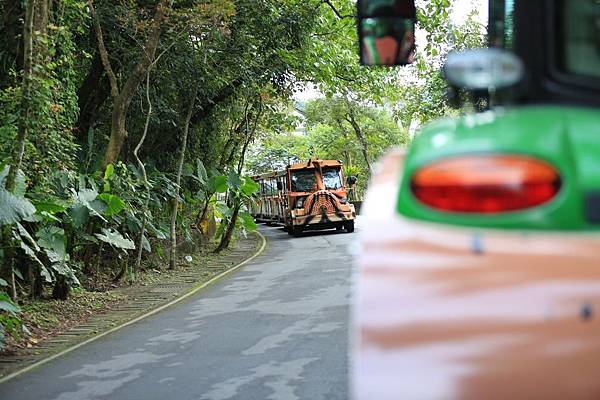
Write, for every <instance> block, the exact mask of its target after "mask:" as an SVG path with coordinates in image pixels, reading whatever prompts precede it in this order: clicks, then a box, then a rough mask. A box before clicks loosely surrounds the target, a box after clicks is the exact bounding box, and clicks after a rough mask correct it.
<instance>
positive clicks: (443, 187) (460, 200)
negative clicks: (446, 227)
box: [411, 155, 561, 213]
mask: <svg viewBox="0 0 600 400" xmlns="http://www.w3.org/2000/svg"><path fill="white" fill-rule="evenodd" d="M560 187H561V179H560V175H559V174H558V172H557V170H556V169H555V168H554V167H552V166H551V165H550V164H548V163H546V162H544V161H541V160H538V159H535V158H531V157H527V156H519V155H488V156H464V157H455V158H449V159H444V160H440V161H436V162H433V163H432V164H429V165H426V166H424V167H423V168H421V169H420V170H417V172H416V173H415V174H414V176H413V178H412V181H411V190H412V192H413V194H414V196H415V197H416V198H417V199H418V200H419V201H420V202H421V203H423V204H425V205H427V206H429V207H431V208H433V209H436V210H441V211H448V212H464V213H501V212H506V211H518V210H524V209H527V208H531V207H535V206H539V205H541V204H544V203H546V202H548V201H550V200H551V199H552V198H554V197H555V196H556V194H557V193H558V192H559V190H560Z"/></svg>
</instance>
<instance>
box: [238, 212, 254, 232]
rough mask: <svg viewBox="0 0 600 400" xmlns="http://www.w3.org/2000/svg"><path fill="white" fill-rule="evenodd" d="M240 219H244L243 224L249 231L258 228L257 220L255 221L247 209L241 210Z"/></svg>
mask: <svg viewBox="0 0 600 400" xmlns="http://www.w3.org/2000/svg"><path fill="white" fill-rule="evenodd" d="M240 219H241V221H242V225H243V227H244V229H246V230H247V231H254V230H256V222H254V218H253V217H252V215H250V214H249V213H248V212H246V211H240Z"/></svg>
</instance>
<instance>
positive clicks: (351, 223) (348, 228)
mask: <svg viewBox="0 0 600 400" xmlns="http://www.w3.org/2000/svg"><path fill="white" fill-rule="evenodd" d="M344 228H345V229H346V232H348V233H352V232H354V221H346V222H344Z"/></svg>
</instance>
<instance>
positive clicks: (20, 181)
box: [0, 165, 27, 197]
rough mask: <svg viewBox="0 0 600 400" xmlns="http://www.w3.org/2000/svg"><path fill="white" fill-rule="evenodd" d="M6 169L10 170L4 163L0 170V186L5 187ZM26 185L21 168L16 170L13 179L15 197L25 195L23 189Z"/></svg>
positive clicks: (24, 189)
mask: <svg viewBox="0 0 600 400" xmlns="http://www.w3.org/2000/svg"><path fill="white" fill-rule="evenodd" d="M8 171H10V166H8V165H6V166H4V168H2V171H0V187H3V188H4V187H6V177H7V176H8ZM26 189H27V186H26V185H25V174H24V173H23V171H22V170H19V171H17V176H16V179H15V190H14V194H15V195H16V196H17V197H23V196H25V191H26Z"/></svg>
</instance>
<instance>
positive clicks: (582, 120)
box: [352, 0, 600, 400]
mask: <svg viewBox="0 0 600 400" xmlns="http://www.w3.org/2000/svg"><path fill="white" fill-rule="evenodd" d="M406 3H408V4H406ZM378 5H381V7H378ZM411 9H414V4H413V2H412V1H401V0H398V1H382V0H379V1H376V0H372V1H367V0H362V1H360V2H359V16H360V17H361V20H360V22H359V24H361V25H364V20H365V19H369V23H368V24H367V25H368V26H369V27H372V26H374V24H376V23H377V19H388V20H389V19H390V18H392V17H393V18H399V19H402V22H398V23H397V24H396V25H398V26H400V25H402V26H409V25H410V24H407V21H408V22H411V23H412V24H414V12H413V13H412V14H411V12H407V10H409V11H410V10H411ZM378 10H383V11H378ZM380 12H385V13H386V14H385V17H384V16H382V15H383V14H378V13H380ZM389 25H390V23H389V21H387V22H386V26H389ZM364 26H366V25H364ZM409 30H410V28H409ZM359 32H361V34H366V35H370V34H371V32H372V30H369V31H366V33H365V31H364V30H363V31H361V28H360V27H359ZM489 34H490V45H491V47H495V48H490V49H484V50H473V51H468V52H464V53H459V54H451V55H450V56H449V57H448V60H447V63H446V66H445V67H444V73H445V77H446V79H447V81H448V83H449V84H450V86H451V87H452V89H453V91H454V92H455V93H456V94H461V93H462V96H463V97H464V95H465V93H466V94H468V95H469V96H470V98H471V99H472V100H473V102H474V103H476V104H480V105H481V104H483V107H482V109H483V111H482V112H480V113H477V114H472V115H466V116H462V117H459V118H454V119H444V120H440V121H437V122H435V123H433V124H430V125H429V126H428V127H426V128H425V129H423V131H422V132H421V133H420V134H419V135H418V136H417V138H416V139H415V141H414V143H413V144H412V146H411V147H410V149H409V150H408V152H407V153H406V154H404V153H402V152H395V153H392V154H389V155H388V156H386V157H385V158H384V159H383V160H382V161H381V162H380V164H379V168H378V170H377V171H376V173H375V174H374V176H373V179H372V182H371V186H370V189H369V192H368V194H367V197H366V201H365V204H364V208H363V210H364V221H363V226H364V230H363V235H362V254H361V256H360V260H359V272H358V276H357V279H358V284H357V288H358V294H357V298H356V299H355V309H354V346H353V371H352V374H353V393H354V397H355V398H356V399H369V400H381V399H394V400H395V399H407V400H413V399H487V400H489V399H600V379H599V377H600V109H599V107H600V2H598V1H594V0H563V1H559V0H555V1H551V0H547V1H542V0H527V1H518V0H517V1H509V0H506V1H498V0H491V1H490V19H489ZM361 43H362V47H363V50H362V52H363V56H362V57H361V60H362V62H363V63H365V64H377V62H376V61H377V60H383V61H382V62H380V64H384V63H385V64H390V63H391V64H397V65H398V64H404V63H405V62H403V60H401V58H402V56H401V52H399V53H398V54H399V55H398V58H397V60H396V61H395V62H384V61H386V60H387V61H389V60H391V59H390V58H389V57H388V58H386V57H383V58H377V57H371V56H368V57H367V56H364V53H365V52H368V50H367V49H365V48H364V47H365V46H366V45H365V43H366V42H365V40H364V37H361ZM400 47H401V46H400ZM374 48H375V47H374ZM458 97H460V96H457V98H458Z"/></svg>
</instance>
